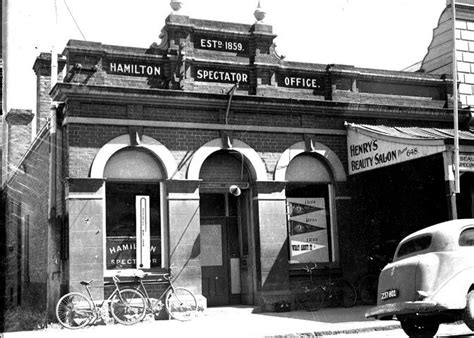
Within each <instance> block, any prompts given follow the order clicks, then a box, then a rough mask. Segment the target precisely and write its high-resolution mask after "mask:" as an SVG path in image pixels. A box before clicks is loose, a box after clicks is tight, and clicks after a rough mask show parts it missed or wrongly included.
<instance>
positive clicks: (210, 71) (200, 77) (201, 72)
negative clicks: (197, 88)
mask: <svg viewBox="0 0 474 338" xmlns="http://www.w3.org/2000/svg"><path fill="white" fill-rule="evenodd" d="M194 79H195V80H196V81H203V82H223V83H240V84H244V85H246V84H249V72H248V71H242V70H230V69H216V68H211V67H196V74H195V76H194Z"/></svg>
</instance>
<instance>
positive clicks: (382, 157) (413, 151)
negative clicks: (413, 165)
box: [347, 129, 445, 174]
mask: <svg viewBox="0 0 474 338" xmlns="http://www.w3.org/2000/svg"><path fill="white" fill-rule="evenodd" d="M392 139H393V138H392ZM405 142H406V141H405ZM347 144H348V146H347V153H348V158H349V173H350V174H355V173H359V172H363V171H366V170H370V169H375V168H381V167H385V166H388V165H392V164H396V163H400V162H405V161H409V160H412V159H415V158H420V157H424V156H429V155H432V154H436V153H440V152H442V151H444V150H445V147H444V145H418V144H407V143H398V142H396V141H392V140H385V139H383V138H375V137H371V136H368V135H365V134H362V133H359V132H355V131H354V130H352V129H349V130H348V135H347Z"/></svg>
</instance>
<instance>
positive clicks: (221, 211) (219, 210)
mask: <svg viewBox="0 0 474 338" xmlns="http://www.w3.org/2000/svg"><path fill="white" fill-rule="evenodd" d="M200 198H201V200H200V202H199V203H200V212H201V217H211V216H225V195H224V194H201V195H200Z"/></svg>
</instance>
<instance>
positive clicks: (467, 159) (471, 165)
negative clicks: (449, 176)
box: [459, 154, 474, 171]
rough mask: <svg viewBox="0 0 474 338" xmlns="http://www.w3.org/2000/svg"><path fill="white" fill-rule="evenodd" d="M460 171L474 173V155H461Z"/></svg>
mask: <svg viewBox="0 0 474 338" xmlns="http://www.w3.org/2000/svg"><path fill="white" fill-rule="evenodd" d="M459 170H462V171H474V155H471V154H459Z"/></svg>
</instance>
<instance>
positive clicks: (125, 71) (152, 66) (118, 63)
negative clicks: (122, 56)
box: [107, 60, 163, 77]
mask: <svg viewBox="0 0 474 338" xmlns="http://www.w3.org/2000/svg"><path fill="white" fill-rule="evenodd" d="M107 71H108V73H111V74H118V75H129V76H146V77H159V76H161V74H162V73H163V65H162V64H159V63H143V62H129V61H122V60H113V61H110V62H109V67H108V70H107Z"/></svg>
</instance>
